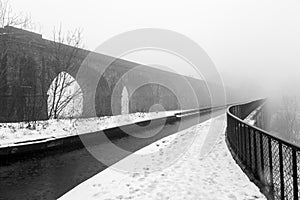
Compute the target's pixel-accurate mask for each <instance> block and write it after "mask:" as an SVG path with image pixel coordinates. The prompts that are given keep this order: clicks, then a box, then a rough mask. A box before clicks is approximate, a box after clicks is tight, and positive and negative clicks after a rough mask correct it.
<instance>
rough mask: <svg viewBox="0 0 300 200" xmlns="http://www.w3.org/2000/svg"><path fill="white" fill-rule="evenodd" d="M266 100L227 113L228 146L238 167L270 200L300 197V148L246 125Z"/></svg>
mask: <svg viewBox="0 0 300 200" xmlns="http://www.w3.org/2000/svg"><path fill="white" fill-rule="evenodd" d="M263 102H264V100H257V101H253V102H250V103H247V104H241V105H234V106H231V107H229V108H228V110H227V133H226V140H227V141H226V142H227V144H228V146H229V149H230V150H231V152H232V154H233V156H234V158H235V159H236V161H237V163H238V164H239V165H240V166H241V168H243V169H244V171H245V172H246V174H247V175H248V176H249V177H250V179H252V180H253V181H254V182H255V183H256V184H257V185H258V186H259V187H260V189H261V191H262V192H263V193H264V194H265V196H266V197H267V198H268V199H291V200H298V199H299V197H300V191H299V186H300V178H299V175H300V147H299V146H298V145H295V144H292V143H291V142H288V141H286V140H284V139H281V138H278V137H275V136H272V135H271V134H270V133H268V132H267V131H264V130H262V129H260V128H257V127H255V126H251V125H249V124H247V123H245V122H244V121H243V119H244V118H245V117H247V115H249V114H250V113H251V112H252V111H253V110H254V109H255V108H257V107H258V106H260V105H262V103H263Z"/></svg>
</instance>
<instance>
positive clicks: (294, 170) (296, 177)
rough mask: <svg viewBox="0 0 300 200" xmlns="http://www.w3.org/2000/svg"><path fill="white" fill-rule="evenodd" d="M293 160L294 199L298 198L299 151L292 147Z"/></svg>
mask: <svg viewBox="0 0 300 200" xmlns="http://www.w3.org/2000/svg"><path fill="white" fill-rule="evenodd" d="M292 162H293V191H294V200H298V170H297V152H296V150H295V149H294V148H293V149H292Z"/></svg>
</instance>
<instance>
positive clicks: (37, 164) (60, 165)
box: [0, 110, 224, 200]
mask: <svg viewBox="0 0 300 200" xmlns="http://www.w3.org/2000/svg"><path fill="white" fill-rule="evenodd" d="M222 113H224V110H220V111H214V112H213V113H211V114H203V115H201V117H200V120H198V122H199V121H200V122H203V121H205V120H207V119H209V118H210V117H211V116H217V115H220V114H222ZM181 123H182V125H184V127H183V129H185V128H188V127H190V126H191V125H194V124H195V120H193V119H192V118H187V119H184V120H182V121H181ZM178 127H179V122H175V123H174V124H167V125H165V127H164V128H163V129H162V130H161V131H160V132H159V134H157V135H155V136H153V137H151V138H147V139H140V138H135V137H131V136H129V137H124V138H121V139H116V140H114V141H113V143H114V144H116V145H118V146H119V147H120V148H123V149H126V150H129V151H131V152H134V151H137V150H138V149H140V148H142V147H144V146H146V145H149V144H151V143H153V142H154V141H157V140H158V139H160V138H162V137H165V136H168V135H171V134H173V133H176V132H178ZM132 131H133V132H134V130H132ZM134 134H139V133H134ZM140 134H143V133H140ZM100 145H101V144H100ZM112 156H113V155H112ZM119 159H120V158H117V159H116V160H115V162H117V161H118V160H119ZM106 168H107V166H106V165H104V164H102V163H100V162H99V161H98V160H96V159H95V158H94V157H93V156H92V155H91V154H90V153H89V152H88V151H87V150H86V149H85V148H81V149H78V150H73V151H70V152H57V153H55V154H52V155H43V156H42V155H40V156H36V157H33V158H29V159H26V160H23V161H18V162H14V163H11V164H10V165H7V166H1V167H0V199H1V200H2V199H3V200H4V199H5V200H6V199H8V200H9V199H17V200H23V199H57V198H58V197H60V196H62V195H63V194H64V193H66V192H67V191H69V190H70V189H72V188H73V187H75V186H76V185H78V184H79V183H81V182H83V181H85V180H86V179H88V178H90V177H92V176H93V175H95V174H97V173H99V172H101V171H102V170H104V169H106Z"/></svg>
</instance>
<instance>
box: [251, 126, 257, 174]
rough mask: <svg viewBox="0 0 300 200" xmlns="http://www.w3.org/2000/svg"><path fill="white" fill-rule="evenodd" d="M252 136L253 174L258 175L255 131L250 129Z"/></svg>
mask: <svg viewBox="0 0 300 200" xmlns="http://www.w3.org/2000/svg"><path fill="white" fill-rule="evenodd" d="M252 137H253V151H254V169H253V170H254V176H255V177H258V173H257V147H256V131H255V130H252Z"/></svg>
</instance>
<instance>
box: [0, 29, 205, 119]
mask: <svg viewBox="0 0 300 200" xmlns="http://www.w3.org/2000/svg"><path fill="white" fill-rule="evenodd" d="M59 45H61V47H62V48H63V49H64V51H63V53H60V55H59V56H61V58H64V60H62V61H61V63H64V62H70V63H71V65H72V68H65V67H64V66H61V65H60V63H57V59H55V52H54V49H55V47H56V46H59ZM0 47H1V50H0V56H1V57H0V59H1V60H0V61H1V62H0V64H1V66H0V70H1V74H2V75H0V76H1V83H0V84H1V85H0V97H1V98H0V121H2V122H3V121H6V122H8V121H22V120H33V119H38V120H42V119H47V91H48V88H49V86H50V84H51V83H52V81H53V80H54V79H55V77H56V76H57V74H58V73H59V72H62V71H66V72H67V73H69V74H70V75H71V76H73V77H74V78H75V79H76V81H77V82H78V84H79V85H80V87H81V89H82V91H83V99H84V102H83V116H82V117H93V116H103V115H116V114H120V113H121V94H122V90H123V88H124V87H126V88H127V90H128V93H129V112H137V111H148V110H149V108H151V106H152V105H154V104H161V105H162V106H163V107H164V109H166V110H174V109H191V108H196V107H198V106H199V105H200V106H209V104H210V97H209V91H208V89H207V87H206V85H205V84H204V81H201V80H198V79H194V78H190V77H185V76H182V75H177V74H174V73H171V72H166V71H162V70H158V69H155V68H151V67H148V66H142V65H140V64H137V63H133V62H129V61H125V60H121V59H115V58H112V57H110V56H106V55H103V54H98V53H93V52H90V51H87V50H84V49H77V48H76V55H72V56H71V52H72V51H74V48H73V47H70V46H67V45H62V44H59V43H55V42H53V41H49V40H46V39H43V38H42V35H40V34H36V33H32V32H29V31H24V30H20V29H16V28H14V27H5V28H3V29H0ZM70 63H68V65H70ZM106 65H109V67H108V68H106V69H105V71H104V72H103V71H101V70H102V69H101V66H102V68H103V66H106ZM80 66H83V67H82V68H80ZM79 68H80V70H82V72H83V73H80V74H81V75H78V74H77V72H78V70H79ZM132 69H135V70H132ZM100 72H103V74H102V76H100ZM86 77H88V78H86ZM157 81H158V82H160V83H162V84H156V83H157ZM145 83H147V84H145ZM95 85H96V87H95ZM135 85H142V86H141V87H138V88H135ZM191 87H192V89H191ZM187 88H190V89H187ZM193 95H195V96H194V97H195V98H193ZM112 99H113V100H112ZM197 101H198V102H197Z"/></svg>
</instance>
